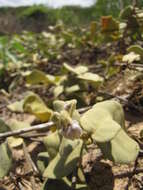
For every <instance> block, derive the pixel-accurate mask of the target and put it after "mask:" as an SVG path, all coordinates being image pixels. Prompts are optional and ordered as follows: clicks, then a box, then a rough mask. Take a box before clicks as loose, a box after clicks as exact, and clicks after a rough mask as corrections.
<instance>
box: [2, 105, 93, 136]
mask: <svg viewBox="0 0 143 190" xmlns="http://www.w3.org/2000/svg"><path fill="white" fill-rule="evenodd" d="M90 108H91V107H85V108H81V109H78V111H79V112H80V113H83V112H85V111H87V110H88V109H90ZM53 125H54V122H52V121H50V122H47V123H42V124H39V125H35V126H32V127H30V128H24V129H19V130H14V131H8V132H5V133H0V139H4V138H7V137H10V136H17V135H22V134H24V133H28V132H31V131H40V130H43V129H47V130H48V129H50V128H51V127H52V126H53Z"/></svg>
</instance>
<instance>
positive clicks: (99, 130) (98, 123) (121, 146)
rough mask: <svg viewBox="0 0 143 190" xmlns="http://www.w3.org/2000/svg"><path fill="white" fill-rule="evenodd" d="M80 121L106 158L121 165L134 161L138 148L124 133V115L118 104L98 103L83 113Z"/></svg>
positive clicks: (112, 102)
mask: <svg viewBox="0 0 143 190" xmlns="http://www.w3.org/2000/svg"><path fill="white" fill-rule="evenodd" d="M80 121H81V125H82V127H83V129H84V130H85V131H87V133H89V134H90V135H91V137H92V138H93V139H94V140H95V141H96V142H97V144H98V145H99V147H100V148H101V151H102V152H103V154H104V156H105V157H106V158H108V159H110V160H112V161H114V162H116V163H123V164H124V163H126V164H128V163H130V162H132V161H135V159H136V157H137V155H138V152H139V146H138V144H137V143H136V142H135V141H134V140H133V139H131V138H130V137H129V136H128V135H127V133H126V132H125V131H124V115H123V112H122V109H121V106H120V104H119V103H117V102H115V101H105V102H101V103H98V104H96V105H95V106H93V108H92V109H90V110H89V111H87V112H86V113H84V114H83V116H82V117H81V119H80Z"/></svg>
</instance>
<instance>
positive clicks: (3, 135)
mask: <svg viewBox="0 0 143 190" xmlns="http://www.w3.org/2000/svg"><path fill="white" fill-rule="evenodd" d="M99 94H102V95H108V96H110V97H111V98H117V99H119V100H120V101H122V102H124V103H125V104H127V105H130V106H132V107H134V108H135V109H136V110H138V111H139V112H140V113H143V111H142V110H140V109H139V108H138V107H137V106H136V105H134V104H133V103H132V102H129V101H128V100H127V99H125V98H122V97H120V96H114V95H112V94H110V93H107V92H102V91H99ZM91 107H92V106H89V107H85V108H81V109H78V111H79V112H80V113H84V112H85V111H87V110H89V109H90V108H91ZM53 125H54V122H52V121H50V122H47V123H42V124H39V125H35V126H32V127H30V128H24V129H18V130H14V131H8V132H5V133H0V139H4V138H7V137H10V136H17V135H21V134H24V133H28V132H31V131H40V130H43V129H47V130H48V129H50V128H51V127H52V126H53Z"/></svg>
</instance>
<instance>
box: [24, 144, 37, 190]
mask: <svg viewBox="0 0 143 190" xmlns="http://www.w3.org/2000/svg"><path fill="white" fill-rule="evenodd" d="M23 151H24V154H25V158H26V161H27V163H28V165H29V168H30V169H32V170H33V172H34V173H36V174H38V173H39V171H38V169H37V167H36V165H35V164H34V162H33V160H32V159H31V156H30V154H29V152H28V150H27V147H26V145H25V142H23ZM30 181H31V185H32V189H33V190H35V188H36V187H35V179H34V176H33V175H32V176H31V177H30Z"/></svg>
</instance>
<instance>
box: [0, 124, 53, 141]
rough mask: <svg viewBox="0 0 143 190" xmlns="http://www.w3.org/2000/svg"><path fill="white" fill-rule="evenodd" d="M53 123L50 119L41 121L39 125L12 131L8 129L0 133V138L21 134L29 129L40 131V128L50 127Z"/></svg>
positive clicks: (29, 130)
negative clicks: (45, 121)
mask: <svg viewBox="0 0 143 190" xmlns="http://www.w3.org/2000/svg"><path fill="white" fill-rule="evenodd" d="M53 125H54V123H53V122H52V121H50V122H47V123H42V124H39V125H35V126H32V127H30V128H24V129H19V130H14V131H8V132H5V133H0V139H3V138H6V137H10V136H17V135H21V134H24V133H28V132H31V131H40V130H42V129H50V128H51V127H52V126H53Z"/></svg>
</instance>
